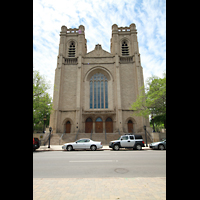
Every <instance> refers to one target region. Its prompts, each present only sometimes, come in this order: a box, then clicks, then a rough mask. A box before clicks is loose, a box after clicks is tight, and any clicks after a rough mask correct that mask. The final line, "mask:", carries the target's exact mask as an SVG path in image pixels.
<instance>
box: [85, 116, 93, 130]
mask: <svg viewBox="0 0 200 200" xmlns="http://www.w3.org/2000/svg"><path fill="white" fill-rule="evenodd" d="M92 127H93V121H92V119H91V118H87V119H86V121H85V133H91V130H92Z"/></svg>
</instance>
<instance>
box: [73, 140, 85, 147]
mask: <svg viewBox="0 0 200 200" xmlns="http://www.w3.org/2000/svg"><path fill="white" fill-rule="evenodd" d="M84 144H85V139H80V140H77V141H76V142H75V144H74V145H73V148H74V149H84V147H85V145H84Z"/></svg>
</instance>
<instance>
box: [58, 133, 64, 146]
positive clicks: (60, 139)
mask: <svg viewBox="0 0 200 200" xmlns="http://www.w3.org/2000/svg"><path fill="white" fill-rule="evenodd" d="M64 134H65V133H63V134H62V135H61V137H60V139H59V145H60V140H61V139H62V137H63V135H64Z"/></svg>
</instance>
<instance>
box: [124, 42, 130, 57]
mask: <svg viewBox="0 0 200 200" xmlns="http://www.w3.org/2000/svg"><path fill="white" fill-rule="evenodd" d="M122 56H129V49H128V44H127V42H126V41H124V42H123V43H122Z"/></svg>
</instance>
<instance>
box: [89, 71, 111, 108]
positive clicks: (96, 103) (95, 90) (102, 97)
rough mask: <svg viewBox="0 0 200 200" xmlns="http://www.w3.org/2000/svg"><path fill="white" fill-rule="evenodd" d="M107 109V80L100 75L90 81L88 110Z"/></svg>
mask: <svg viewBox="0 0 200 200" xmlns="http://www.w3.org/2000/svg"><path fill="white" fill-rule="evenodd" d="M103 108H108V80H107V77H106V76H105V75H103V74H101V73H96V74H94V75H93V76H92V77H91V79H90V109H103Z"/></svg>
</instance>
